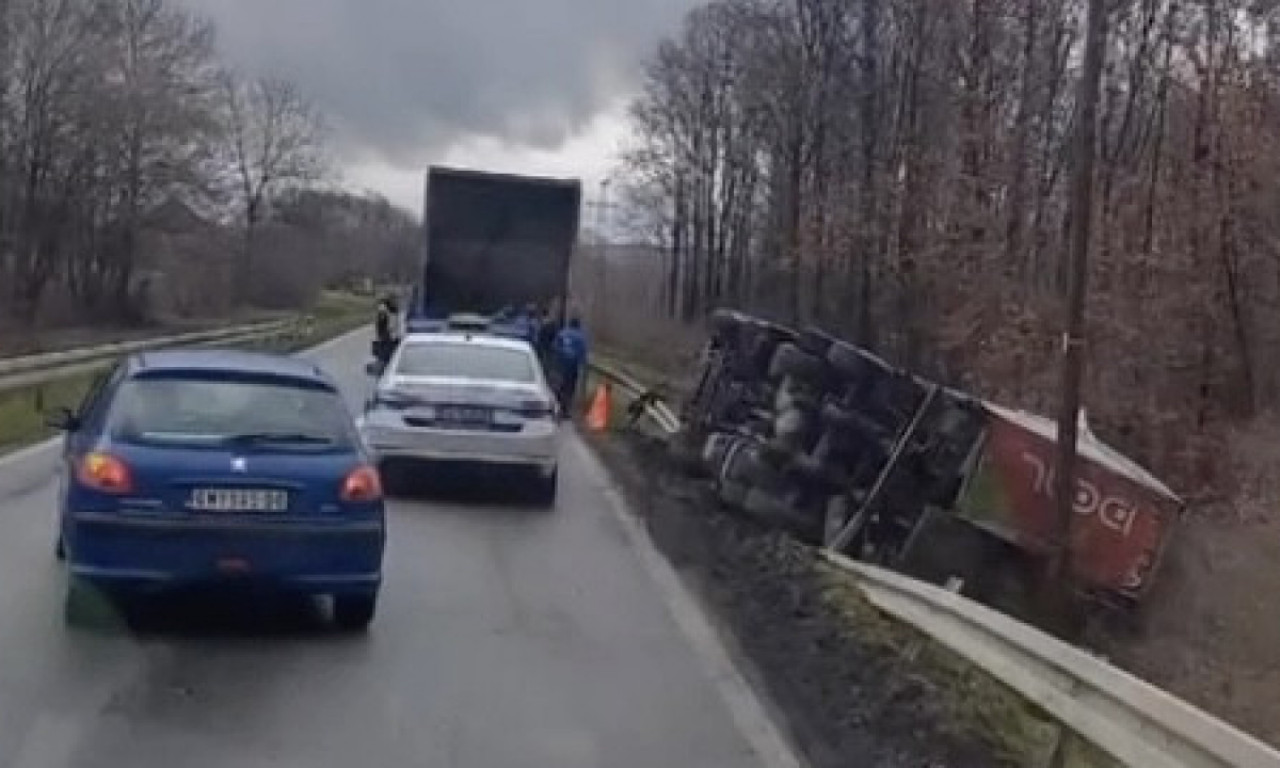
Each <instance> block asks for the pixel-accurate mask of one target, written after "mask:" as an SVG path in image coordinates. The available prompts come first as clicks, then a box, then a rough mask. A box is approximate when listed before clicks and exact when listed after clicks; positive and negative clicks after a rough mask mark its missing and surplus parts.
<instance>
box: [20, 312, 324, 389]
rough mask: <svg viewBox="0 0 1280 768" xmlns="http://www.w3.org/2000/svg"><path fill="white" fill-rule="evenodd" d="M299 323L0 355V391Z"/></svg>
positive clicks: (282, 330) (238, 340)
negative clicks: (144, 355)
mask: <svg viewBox="0 0 1280 768" xmlns="http://www.w3.org/2000/svg"><path fill="white" fill-rule="evenodd" d="M302 325H303V321H301V320H300V319H299V318H287V319H284V320H271V321H268V322H264V323H253V324H250V325H240V326H235V327H232V328H220V329H217V330H211V331H199V332H196V333H185V334H179V335H175V336H163V337H160V338H152V339H139V340H137V341H127V342H118V343H113V344H101V345H98V346H95V347H82V348H79V349H71V350H67V351H65V352H48V353H44V354H39V355H27V356H25V357H13V358H6V359H0V393H3V392H8V391H12V390H15V389H23V388H25V387H31V386H36V385H39V384H43V383H46V382H50V381H55V380H57V379H62V378H66V377H68V376H74V375H76V374H80V373H88V372H91V371H94V370H98V369H99V368H104V367H106V366H108V365H110V364H111V363H112V362H114V361H115V360H117V359H119V358H120V357H122V356H124V355H130V354H134V353H136V352H145V351H148V350H154V349H163V348H166V347H179V346H207V345H211V344H243V343H246V342H250V341H255V340H257V339H263V338H272V337H275V336H282V335H285V334H288V333H292V332H294V331H298V330H301V328H302Z"/></svg>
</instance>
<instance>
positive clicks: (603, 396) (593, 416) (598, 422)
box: [587, 381, 609, 432]
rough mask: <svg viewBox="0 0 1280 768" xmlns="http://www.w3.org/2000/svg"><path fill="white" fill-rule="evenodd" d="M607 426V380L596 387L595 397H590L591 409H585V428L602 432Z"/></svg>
mask: <svg viewBox="0 0 1280 768" xmlns="http://www.w3.org/2000/svg"><path fill="white" fill-rule="evenodd" d="M608 428H609V382H607V381H604V382H601V383H600V386H598V387H596V394H595V397H593V398H591V409H590V410H588V411H587V429H589V430H591V431H592V432H603V431H605V430H606V429H608Z"/></svg>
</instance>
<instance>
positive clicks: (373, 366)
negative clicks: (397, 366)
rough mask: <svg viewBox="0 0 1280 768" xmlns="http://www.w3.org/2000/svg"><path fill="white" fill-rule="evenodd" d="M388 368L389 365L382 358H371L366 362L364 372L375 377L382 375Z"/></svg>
mask: <svg viewBox="0 0 1280 768" xmlns="http://www.w3.org/2000/svg"><path fill="white" fill-rule="evenodd" d="M386 370H387V366H386V364H385V363H383V362H382V361H381V360H370V361H369V362H367V363H365V364H364V372H365V373H367V374H369V375H370V376H372V377H373V378H375V379H376V378H378V377H379V376H381V375H382V374H383V372H384V371H386Z"/></svg>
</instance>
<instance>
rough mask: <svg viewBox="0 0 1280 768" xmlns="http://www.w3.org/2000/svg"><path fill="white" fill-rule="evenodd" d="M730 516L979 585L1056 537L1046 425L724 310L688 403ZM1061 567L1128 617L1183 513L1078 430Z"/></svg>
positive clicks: (690, 436)
mask: <svg viewBox="0 0 1280 768" xmlns="http://www.w3.org/2000/svg"><path fill="white" fill-rule="evenodd" d="M683 422H684V425H685V430H686V434H685V435H684V436H683V437H684V439H685V440H686V441H688V442H686V444H689V442H692V443H693V444H694V445H698V446H700V447H701V448H700V450H701V456H700V461H701V464H702V465H703V466H704V467H705V468H706V469H707V470H708V471H709V472H710V473H711V475H712V477H713V480H714V483H715V488H716V492H717V494H718V495H719V497H720V498H721V500H722V501H723V502H724V503H726V504H727V505H729V506H731V507H733V508H735V509H739V510H741V511H743V512H744V513H746V514H749V515H751V516H754V517H756V518H759V519H761V520H762V521H765V522H767V523H769V524H771V525H777V526H781V527H784V528H786V529H788V530H790V531H791V532H793V533H794V534H795V535H797V536H799V537H800V538H802V539H805V540H806V541H809V542H811V543H815V544H821V545H824V546H828V547H831V548H833V549H837V550H840V551H845V552H849V553H851V554H854V555H855V556H858V557H861V558H863V559H867V560H871V561H874V562H879V563H881V564H884V565H889V566H891V567H897V568H900V569H902V570H907V571H913V572H916V573H917V574H918V575H923V576H926V577H931V576H936V577H938V578H948V577H950V576H957V575H958V576H961V577H963V578H965V579H966V580H969V581H972V582H974V583H977V582H981V580H982V579H983V578H985V577H986V576H988V575H989V574H990V573H991V571H992V569H993V565H995V564H996V563H998V562H1009V561H1021V562H1022V563H1024V564H1028V563H1032V562H1034V561H1036V560H1038V559H1039V558H1041V557H1043V556H1045V555H1047V554H1048V553H1050V552H1051V551H1052V548H1053V547H1054V545H1055V540H1056V530H1057V525H1056V522H1055V505H1054V495H1053V489H1054V481H1053V467H1054V455H1055V435H1056V431H1057V430H1056V425H1055V424H1054V423H1053V422H1051V421H1049V420H1048V419H1045V418H1043V417H1040V416H1036V415H1034V414H1029V413H1026V412H1023V411H1017V410H1013V409H1008V408H1003V407H1000V406H998V405H995V404H993V403H989V402H985V401H983V400H981V399H979V398H976V397H973V396H971V395H968V394H966V393H963V392H960V391H957V390H954V389H950V388H947V387H943V386H941V385H939V384H937V383H935V382H931V381H928V380H926V379H923V378H921V377H919V376H915V375H913V374H911V373H909V372H907V371H903V370H900V369H896V368H894V367H893V366H892V365H890V364H888V363H887V362H885V361H884V360H882V359H880V358H878V357H876V356H875V355H874V354H872V353H870V352H868V351H867V350H865V349H862V348H860V347H858V346H856V345H853V344H850V343H848V342H845V341H843V340H841V339H838V338H835V337H832V336H830V335H828V334H826V333H824V332H822V331H819V330H816V329H806V330H802V331H797V330H794V329H791V328H787V327H784V326H781V325H777V324H775V323H771V322H768V321H765V320H762V319H759V318H755V317H751V316H749V315H745V314H741V313H737V312H732V311H723V310H722V311H719V312H717V313H715V314H714V315H713V317H712V319H711V337H710V341H709V343H708V345H707V348H706V350H705V354H704V360H703V367H702V371H701V377H700V380H699V383H698V386H697V388H696V389H695V391H694V393H693V394H692V396H691V397H690V398H689V399H688V401H687V402H686V403H685V408H684V413H683ZM1079 455H1080V462H1079V470H1078V477H1077V482H1076V498H1075V511H1076V517H1075V518H1074V520H1073V521H1072V526H1071V533H1070V541H1069V544H1068V547H1067V549H1068V554H1069V559H1068V562H1069V563H1070V565H1071V568H1072V571H1073V575H1074V577H1075V582H1076V583H1077V584H1079V585H1080V586H1081V588H1082V589H1083V590H1084V591H1086V592H1087V593H1089V594H1090V595H1091V596H1094V597H1099V598H1103V599H1105V600H1107V601H1108V602H1112V603H1119V604H1121V605H1131V604H1132V603H1134V602H1135V601H1137V600H1139V599H1140V598H1141V596H1142V594H1143V593H1144V592H1145V591H1146V589H1147V588H1148V586H1149V585H1150V583H1151V581H1152V578H1153V576H1154V574H1155V571H1156V569H1157V567H1158V564H1159V562H1160V559H1161V554H1162V553H1163V551H1164V548H1165V544H1166V542H1167V540H1168V537H1169V534H1170V532H1171V530H1172V527H1173V525H1174V523H1175V521H1176V520H1177V518H1178V517H1179V515H1180V514H1181V511H1182V508H1183V503H1182V501H1181V500H1180V499H1179V498H1178V496H1177V495H1176V494H1174V493H1173V492H1172V491H1171V490H1170V489H1169V488H1167V487H1166V486H1165V485H1164V484H1163V483H1161V482H1160V481H1159V480H1157V479H1156V478H1155V477H1153V476H1152V475H1151V474H1150V473H1149V472H1147V471H1146V470H1144V469H1142V468H1141V467H1140V466H1138V465H1137V464H1136V463H1135V462H1133V461H1131V460H1129V459H1128V458H1126V457H1124V456H1123V455H1121V454H1119V453H1118V452H1117V451H1115V450H1114V449H1112V448H1110V447H1109V446H1107V445H1106V444H1104V443H1103V442H1102V441H1100V440H1098V439H1097V437H1096V436H1094V435H1093V433H1092V432H1091V431H1090V430H1089V429H1088V425H1087V424H1082V429H1081V430H1080V442H1079Z"/></svg>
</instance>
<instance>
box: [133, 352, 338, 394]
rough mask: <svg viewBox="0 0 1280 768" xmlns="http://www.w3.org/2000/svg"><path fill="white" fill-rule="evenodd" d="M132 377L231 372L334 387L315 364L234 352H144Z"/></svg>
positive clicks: (292, 358)
mask: <svg viewBox="0 0 1280 768" xmlns="http://www.w3.org/2000/svg"><path fill="white" fill-rule="evenodd" d="M129 367H130V371H129V372H130V374H131V375H139V374H144V375H145V374H147V373H184V372H192V373H197V372H198V373H228V374H240V375H250V376H264V377H275V378H287V379H294V380H297V381H304V382H310V383H313V384H319V385H323V386H325V387H326V388H332V387H333V382H332V381H331V380H330V378H329V376H328V375H327V374H326V373H325V372H324V371H323V370H321V369H320V367H319V366H317V365H315V364H314V363H309V362H307V361H305V360H301V359H298V358H296V357H289V356H286V355H273V354H268V353H265V352H242V351H239V350H231V349H175V350H162V351H159V352H143V353H140V354H137V355H134V356H133V357H132V358H131V359H130V364H129Z"/></svg>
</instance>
